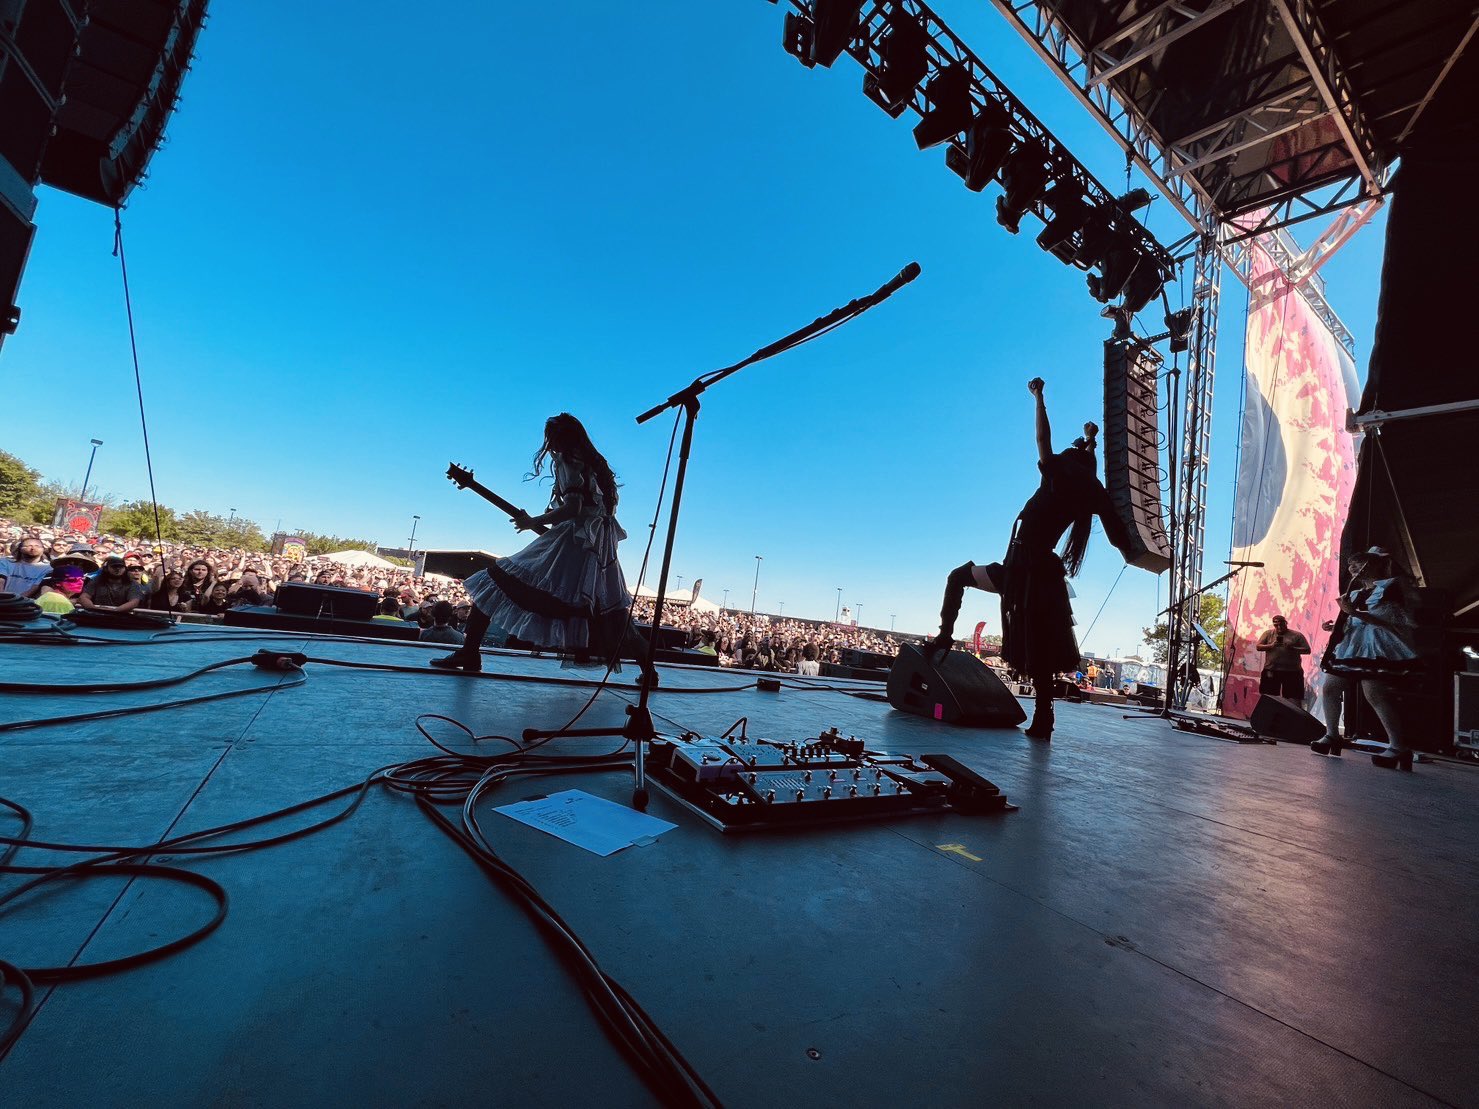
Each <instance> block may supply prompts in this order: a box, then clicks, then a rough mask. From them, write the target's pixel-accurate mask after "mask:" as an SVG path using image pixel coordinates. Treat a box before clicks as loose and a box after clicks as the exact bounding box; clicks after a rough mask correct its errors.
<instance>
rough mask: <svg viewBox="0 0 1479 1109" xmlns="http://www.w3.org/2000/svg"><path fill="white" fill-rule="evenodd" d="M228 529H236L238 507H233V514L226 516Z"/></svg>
mask: <svg viewBox="0 0 1479 1109" xmlns="http://www.w3.org/2000/svg"><path fill="white" fill-rule="evenodd" d="M226 529H227V530H228V531H235V530H236V509H234V508H233V509H231V515H230V516H228V517H226Z"/></svg>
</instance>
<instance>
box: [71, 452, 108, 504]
mask: <svg viewBox="0 0 1479 1109" xmlns="http://www.w3.org/2000/svg"><path fill="white" fill-rule="evenodd" d="M102 445H103V441H102V440H101V439H94V440H93V441H92V453H91V454H90V455H88V456H87V473H86V474H85V475H83V478H82V495H81V496H79V497H78V498H77V499H78V500H79V501H86V500H87V483H88V482H89V481H91V480H92V460H93V459H94V458H96V457H97V456H98V448H99V447H101V446H102Z"/></svg>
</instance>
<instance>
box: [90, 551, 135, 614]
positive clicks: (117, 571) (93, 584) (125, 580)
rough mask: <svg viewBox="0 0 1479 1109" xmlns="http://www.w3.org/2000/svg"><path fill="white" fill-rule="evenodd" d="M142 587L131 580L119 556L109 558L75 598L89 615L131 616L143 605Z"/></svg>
mask: <svg viewBox="0 0 1479 1109" xmlns="http://www.w3.org/2000/svg"><path fill="white" fill-rule="evenodd" d="M144 596H145V594H144V587H143V585H141V584H140V583H139V582H136V581H133V580H131V579H130V577H129V574H128V565H127V563H125V562H124V561H123V556H122V555H116V554H110V555H108V556H107V557H106V558H104V559H103V568H102V569H101V570H99V571H98V572H97V573H96V574H93V575H92V576H90V577H89V578H88V579H87V580H86V581H85V582H84V583H83V586H82V591H81V592H80V593H78V594H77V607H78V608H81V609H85V610H87V611H88V612H112V613H116V614H118V615H122V614H124V613H128V612H132V611H133V610H134V609H136V608H138V607H139V606H140V605H141V604H143V603H144Z"/></svg>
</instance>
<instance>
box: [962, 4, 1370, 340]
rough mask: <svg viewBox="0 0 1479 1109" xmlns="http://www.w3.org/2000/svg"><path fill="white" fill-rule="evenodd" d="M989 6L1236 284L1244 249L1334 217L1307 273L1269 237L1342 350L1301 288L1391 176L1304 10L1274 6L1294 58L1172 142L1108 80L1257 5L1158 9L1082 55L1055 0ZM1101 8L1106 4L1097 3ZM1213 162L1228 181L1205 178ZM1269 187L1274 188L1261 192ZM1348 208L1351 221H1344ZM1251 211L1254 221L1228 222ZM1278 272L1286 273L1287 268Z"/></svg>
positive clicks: (1345, 336) (1244, 269) (1297, 255)
mask: <svg viewBox="0 0 1479 1109" xmlns="http://www.w3.org/2000/svg"><path fill="white" fill-rule="evenodd" d="M991 2H992V3H993V4H994V5H995V6H996V8H997V9H998V10H999V11H1000V12H1001V13H1002V15H1004V16H1005V17H1006V19H1007V21H1008V22H1009V23H1010V24H1011V25H1012V26H1013V27H1015V28H1016V29H1017V31H1018V33H1020V34H1021V35H1022V37H1023V38H1024V39H1026V40H1027V42H1028V43H1029V44H1030V45H1031V46H1032V47H1033V49H1034V50H1036V51H1037V53H1038V55H1039V56H1040V57H1041V58H1042V59H1043V60H1044V61H1045V62H1046V63H1047V64H1048V66H1049V67H1050V68H1051V69H1053V70H1054V71H1055V72H1056V73H1057V74H1058V76H1059V78H1060V79H1061V80H1062V81H1063V83H1064V84H1065V85H1067V86H1068V88H1069V89H1070V90H1071V91H1072V92H1073V93H1074V94H1075V95H1076V96H1077V97H1078V99H1079V101H1080V102H1081V103H1082V104H1083V105H1084V106H1085V107H1086V108H1088V109H1089V111H1090V112H1091V113H1092V114H1093V115H1094V117H1095V118H1096V119H1098V120H1099V122H1100V124H1101V125H1102V126H1103V127H1104V128H1105V129H1106V130H1107V131H1108V132H1109V133H1110V134H1111V135H1112V136H1114V138H1115V139H1116V140H1117V141H1118V142H1119V143H1120V144H1121V146H1122V147H1123V148H1124V150H1125V151H1126V153H1127V154H1128V155H1129V157H1130V158H1131V159H1132V160H1133V161H1134V163H1135V164H1136V165H1137V166H1138V167H1139V168H1140V170H1141V172H1143V173H1145V174H1146V175H1147V176H1148V177H1150V178H1151V179H1152V180H1154V181H1155V182H1156V183H1157V184H1158V185H1159V186H1160V188H1161V190H1162V192H1163V193H1164V194H1165V196H1166V198H1167V199H1168V200H1169V201H1170V202H1171V204H1172V206H1173V207H1175V208H1176V210H1177V211H1179V212H1180V213H1181V215H1182V216H1183V217H1184V218H1185V219H1186V221H1187V222H1188V223H1189V224H1191V225H1192V227H1194V228H1197V229H1198V230H1199V231H1201V232H1205V230H1206V228H1207V227H1208V226H1209V221H1211V222H1215V223H1217V224H1219V225H1220V227H1219V231H1218V239H1219V241H1220V243H1221V248H1222V254H1223V257H1224V259H1225V260H1226V261H1227V262H1228V264H1229V265H1231V266H1232V268H1233V269H1234V271H1235V272H1237V274H1238V276H1239V278H1240V279H1241V280H1242V281H1243V282H1244V283H1245V284H1247V283H1248V282H1249V281H1251V280H1252V271H1251V267H1250V266H1249V264H1248V256H1249V249H1248V243H1247V240H1250V239H1253V238H1255V237H1263V236H1265V234H1266V233H1267V232H1271V231H1280V230H1282V229H1283V228H1287V227H1289V226H1292V225H1293V224H1297V223H1302V222H1304V221H1306V220H1310V219H1315V218H1319V217H1323V216H1329V215H1332V214H1333V215H1336V216H1337V218H1336V220H1335V223H1334V224H1332V226H1331V227H1330V228H1327V229H1326V231H1325V232H1323V233H1322V234H1321V235H1320V237H1319V240H1318V241H1317V243H1316V247H1315V248H1312V250H1313V251H1315V263H1314V265H1313V267H1311V265H1310V261H1311V259H1310V258H1309V257H1307V252H1302V251H1300V250H1299V249H1298V248H1297V247H1296V246H1294V243H1293V240H1292V239H1290V238H1289V237H1288V236H1287V235H1284V234H1281V235H1277V236H1272V235H1271V236H1267V238H1268V239H1269V240H1271V241H1272V242H1273V247H1274V249H1273V252H1274V253H1275V255H1276V261H1277V262H1278V264H1279V266H1280V269H1281V270H1282V271H1283V273H1284V276H1285V279H1286V280H1288V282H1289V284H1290V285H1291V286H1294V287H1301V288H1302V290H1303V291H1304V292H1305V295H1306V297H1307V299H1309V300H1310V301H1311V305H1312V306H1313V307H1314V309H1315V311H1316V313H1317V314H1318V315H1320V316H1321V318H1322V319H1323V320H1324V321H1325V322H1326V323H1327V324H1329V325H1330V326H1331V329H1332V330H1333V331H1334V332H1335V333H1336V334H1337V336H1339V337H1340V338H1341V341H1342V343H1343V344H1347V345H1348V344H1349V332H1347V331H1346V329H1345V327H1344V325H1342V324H1341V323H1340V321H1339V318H1338V317H1336V315H1335V313H1334V312H1333V311H1332V310H1331V309H1330V307H1329V305H1328V304H1326V303H1325V302H1324V298H1323V296H1322V295H1321V294H1320V292H1319V289H1318V288H1317V287H1316V286H1315V285H1314V284H1312V283H1310V282H1309V278H1310V277H1311V276H1312V274H1313V272H1314V270H1315V269H1317V268H1318V265H1319V263H1321V262H1323V261H1324V260H1325V258H1327V257H1328V256H1329V254H1330V253H1332V251H1331V249H1330V245H1331V244H1332V243H1335V244H1336V245H1339V243H1343V242H1344V241H1345V240H1346V239H1348V238H1349V237H1350V232H1351V231H1352V230H1353V229H1354V228H1353V227H1352V223H1353V222H1354V226H1356V227H1358V226H1360V224H1362V223H1365V222H1366V220H1367V219H1369V218H1370V217H1371V215H1372V214H1373V213H1374V212H1375V211H1376V210H1377V209H1378V208H1379V207H1380V206H1381V204H1382V200H1383V196H1384V193H1385V191H1386V188H1387V182H1388V180H1389V177H1390V167H1388V166H1385V165H1383V164H1382V162H1381V159H1380V158H1379V156H1378V154H1377V153H1376V151H1375V149H1374V148H1373V147H1372V144H1371V139H1370V134H1369V130H1368V128H1367V126H1366V123H1365V121H1364V120H1362V118H1361V115H1360V112H1359V110H1358V108H1357V106H1356V103H1355V100H1354V97H1353V95H1352V94H1351V92H1350V89H1349V86H1348V83H1347V82H1346V81H1345V79H1344V77H1343V75H1342V74H1341V73H1340V70H1339V68H1338V66H1337V65H1336V64H1335V60H1334V57H1333V55H1332V54H1331V52H1330V50H1329V46H1328V43H1329V40H1328V36H1327V35H1326V33H1325V32H1324V30H1323V28H1322V26H1321V24H1320V22H1319V20H1318V13H1316V12H1315V11H1314V8H1313V5H1311V4H1310V3H1308V0H1272V2H1273V4H1274V5H1275V10H1276V11H1277V12H1278V14H1279V16H1280V19H1281V20H1282V21H1283V23H1284V25H1285V26H1286V27H1287V28H1288V30H1289V34H1290V36H1291V38H1292V39H1293V42H1294V52H1293V53H1292V54H1290V55H1289V56H1288V57H1282V58H1278V59H1274V60H1272V61H1270V62H1269V63H1268V64H1267V65H1265V66H1263V67H1262V68H1261V69H1260V70H1258V71H1257V72H1254V73H1251V74H1246V75H1244V83H1243V84H1242V85H1241V86H1240V88H1239V103H1238V104H1237V105H1236V106H1235V107H1233V108H1230V109H1229V111H1228V112H1227V113H1226V114H1225V115H1224V116H1222V117H1220V118H1218V119H1216V120H1212V121H1209V122H1208V123H1206V124H1204V125H1203V126H1201V127H1199V128H1198V129H1197V130H1196V131H1194V132H1190V133H1188V134H1184V135H1176V136H1172V137H1169V138H1166V137H1162V136H1160V135H1158V134H1156V132H1155V130H1154V129H1153V128H1152V127H1151V125H1150V123H1149V121H1148V120H1147V119H1146V117H1145V116H1144V114H1142V112H1141V110H1140V108H1139V106H1138V105H1136V104H1134V103H1127V102H1125V101H1122V100H1121V99H1120V98H1119V97H1118V96H1117V95H1116V94H1115V92H1114V91H1113V79H1114V78H1115V77H1116V76H1118V75H1120V74H1122V73H1124V72H1125V71H1126V70H1128V69H1130V68H1131V67H1133V66H1135V65H1138V64H1140V63H1141V62H1144V61H1147V60H1149V59H1151V58H1152V57H1153V56H1154V55H1155V54H1156V53H1157V52H1158V51H1160V50H1163V49H1164V48H1165V47H1167V46H1168V45H1170V44H1171V43H1173V42H1175V41H1176V40H1177V39H1179V38H1182V37H1184V36H1185V35H1187V34H1188V33H1190V32H1191V31H1193V30H1196V29H1198V28H1200V27H1202V26H1204V25H1206V24H1208V23H1210V22H1212V21H1214V20H1216V19H1218V18H1219V17H1221V16H1223V15H1225V14H1226V13H1227V12H1229V11H1231V10H1232V9H1234V8H1236V7H1238V6H1239V5H1240V4H1242V3H1250V2H1261V0H1167V2H1165V3H1160V4H1155V5H1153V6H1151V7H1150V8H1149V9H1148V10H1145V11H1141V12H1138V13H1137V14H1135V15H1134V16H1133V17H1130V18H1128V19H1126V20H1125V22H1124V23H1123V24H1121V25H1120V26H1118V27H1115V28H1111V29H1109V30H1107V31H1105V32H1104V33H1103V34H1102V35H1101V36H1100V37H1099V39H1098V41H1096V42H1095V43H1093V44H1091V45H1089V44H1083V43H1080V42H1078V41H1076V40H1075V39H1074V37H1073V36H1072V35H1071V34H1070V33H1069V29H1068V26H1067V24H1066V22H1065V21H1064V20H1063V19H1062V18H1061V17H1060V15H1059V13H1058V5H1057V2H1056V0H991ZM1124 7H1125V6H1124V5H1121V10H1124ZM1106 10H1112V6H1110V5H1106ZM1322 121H1328V131H1329V134H1330V138H1329V140H1328V141H1327V142H1325V143H1324V144H1322V145H1319V146H1316V147H1312V148H1311V147H1301V148H1300V149H1299V150H1298V152H1297V153H1294V154H1291V155H1290V157H1289V158H1288V159H1287V160H1285V161H1283V162H1276V163H1265V164H1262V165H1260V166H1258V167H1257V168H1256V169H1254V170H1248V171H1244V172H1241V173H1239V172H1236V171H1235V170H1234V168H1233V167H1234V166H1235V163H1236V160H1237V156H1238V155H1239V154H1240V153H1241V152H1243V151H1244V150H1247V149H1249V148H1250V147H1253V146H1257V145H1260V144H1265V143H1267V142H1269V140H1271V139H1276V138H1277V137H1279V136H1280V135H1283V134H1289V133H1292V132H1294V131H1296V130H1299V129H1301V128H1311V127H1312V126H1316V125H1320V124H1321V123H1322ZM1222 163H1225V164H1226V165H1225V168H1226V172H1224V173H1221V174H1213V173H1208V172H1206V171H1207V170H1209V169H1212V168H1216V167H1217V166H1218V165H1219V164H1222ZM1273 177H1279V178H1281V179H1282V180H1283V184H1281V186H1280V187H1279V188H1278V189H1274V190H1270V189H1269V188H1268V183H1269V181H1270V180H1271V179H1272V178H1273ZM1205 182H1213V183H1214V184H1211V185H1209V184H1206V183H1205ZM1352 208H1355V216H1354V217H1352V216H1351V215H1350V214H1349V213H1348V211H1347V210H1348V209H1352ZM1254 211H1256V212H1257V216H1256V218H1251V219H1249V218H1243V219H1237V218H1236V217H1239V216H1244V217H1246V216H1247V215H1248V213H1250V212H1254ZM1265 245H1268V243H1265ZM1286 263H1288V264H1290V265H1291V268H1287V269H1286V268H1285V265H1286ZM1348 349H1349V347H1348Z"/></svg>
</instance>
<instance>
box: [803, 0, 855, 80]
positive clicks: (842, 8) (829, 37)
mask: <svg viewBox="0 0 1479 1109" xmlns="http://www.w3.org/2000/svg"><path fill="white" fill-rule="evenodd" d="M862 13H863V0H816V2H815V3H813V4H812V6H811V17H812V32H811V54H810V56H811V62H810V64H811V65H819V66H822V67H824V68H825V67H828V66H830V65H831V64H832V63H833V62H835V61H836V60H837V59H838V58H840V57H842V52H843V51H844V50H846V49H847V44H848V43H850V42H851V41H852V40H853V36H855V35H856V34H857V32H858V20H859V19H860V18H861V17H862Z"/></svg>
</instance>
